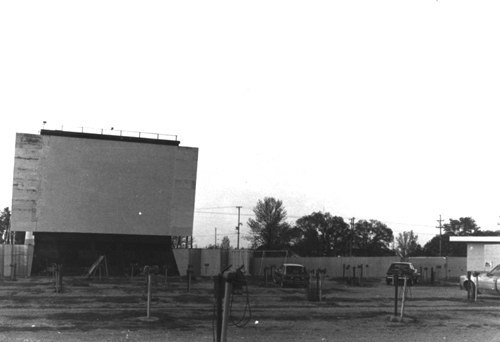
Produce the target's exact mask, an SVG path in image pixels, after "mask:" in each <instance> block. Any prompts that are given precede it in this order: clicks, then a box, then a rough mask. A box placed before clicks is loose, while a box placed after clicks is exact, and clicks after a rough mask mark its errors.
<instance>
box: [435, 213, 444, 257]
mask: <svg viewBox="0 0 500 342" xmlns="http://www.w3.org/2000/svg"><path fill="white" fill-rule="evenodd" d="M437 221H438V222H439V227H436V228H439V256H443V252H442V241H443V235H442V234H441V229H442V228H443V225H442V222H443V220H442V219H441V215H439V220H437Z"/></svg>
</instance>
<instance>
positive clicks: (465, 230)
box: [423, 217, 495, 257]
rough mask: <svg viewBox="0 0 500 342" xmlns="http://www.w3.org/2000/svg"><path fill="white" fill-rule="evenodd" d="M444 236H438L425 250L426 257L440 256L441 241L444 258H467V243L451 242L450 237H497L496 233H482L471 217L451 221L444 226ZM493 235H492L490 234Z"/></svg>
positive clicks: (426, 245) (427, 244)
mask: <svg viewBox="0 0 500 342" xmlns="http://www.w3.org/2000/svg"><path fill="white" fill-rule="evenodd" d="M443 230H444V234H442V236H441V237H440V236H439V235H436V236H435V237H433V238H432V239H431V240H430V241H429V242H427V243H426V244H425V246H424V248H423V252H424V255H426V256H439V244H440V240H441V255H442V256H460V257H465V256H467V243H465V242H450V236H484V235H495V232H489V231H485V232H482V231H481V228H480V227H479V226H478V225H477V224H476V221H474V219H472V218H470V217H461V218H459V219H458V220H454V219H450V222H449V223H445V224H444V225H443ZM490 233H491V234H490Z"/></svg>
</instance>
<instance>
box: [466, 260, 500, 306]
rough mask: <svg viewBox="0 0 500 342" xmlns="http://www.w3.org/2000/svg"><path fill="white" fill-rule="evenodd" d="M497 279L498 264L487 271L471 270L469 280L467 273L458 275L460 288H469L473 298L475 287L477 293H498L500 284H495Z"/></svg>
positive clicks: (499, 274)
mask: <svg viewBox="0 0 500 342" xmlns="http://www.w3.org/2000/svg"><path fill="white" fill-rule="evenodd" d="M476 275H477V280H476ZM499 279H500V265H497V266H495V268H493V269H492V270H491V271H489V272H486V271H483V272H471V277H470V280H469V279H468V278H467V275H462V276H460V288H461V289H463V290H465V291H468V290H469V288H470V290H471V294H472V297H473V298H474V296H475V295H476V287H477V293H486V294H495V295H500V284H497V282H498V280H499Z"/></svg>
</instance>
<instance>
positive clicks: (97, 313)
mask: <svg viewBox="0 0 500 342" xmlns="http://www.w3.org/2000/svg"><path fill="white" fill-rule="evenodd" d="M249 282H250V285H249V287H248V297H247V296H246V295H245V293H244V294H243V295H235V296H234V297H233V306H232V316H233V317H232V320H233V321H238V320H240V319H241V318H244V322H243V323H247V324H246V325H245V326H244V327H236V326H233V325H230V326H229V328H228V341H258V342H267V341H269V342H271V341H272V342H277V341H318V342H326V341H389V342H390V341H401V339H404V340H406V341H433V342H434V341H477V340H478V339H479V337H480V339H481V340H489V341H500V305H499V304H500V297H492V296H480V297H479V299H478V301H477V302H469V301H467V295H466V292H465V291H461V290H459V288H458V286H457V285H455V284H453V283H447V284H442V285H434V286H424V285H418V286H415V287H412V288H411V289H410V290H409V291H408V292H407V296H406V300H405V311H404V317H403V319H402V320H401V319H395V317H393V315H394V288H393V287H392V286H387V285H385V284H384V283H383V282H382V280H372V281H369V282H368V281H367V282H365V283H364V284H362V285H361V286H348V285H347V284H345V283H344V282H341V281H335V280H328V279H327V280H326V281H325V282H324V286H323V292H322V301H321V302H312V301H309V300H308V299H307V293H306V290H304V289H297V288H285V289H281V288H277V287H274V286H269V287H264V284H263V283H262V282H259V281H256V280H250V281H249ZM152 289H153V294H152V303H151V311H150V316H151V317H152V318H154V319H149V320H148V319H145V316H146V285H145V282H144V279H142V278H135V279H133V280H130V279H126V278H112V279H105V280H102V281H99V280H91V281H87V280H83V279H82V278H69V277H68V278H65V281H64V292H63V293H55V292H54V286H53V283H52V281H51V279H50V278H29V279H19V280H17V281H13V282H11V281H4V282H2V283H0V307H1V308H2V309H1V310H0V322H1V323H0V341H26V342H28V341H70V342H71V341H94V342H95V341H213V340H214V337H213V318H214V298H213V282H212V280H211V279H198V280H196V281H194V282H193V284H192V287H191V289H190V291H189V293H188V292H187V289H186V286H185V283H184V282H182V279H179V278H171V279H169V282H168V285H167V284H166V283H165V280H164V279H163V278H158V279H155V282H154V284H153V286H152ZM400 293H401V291H400ZM247 300H248V302H249V304H250V308H249V309H250V311H251V316H250V315H249V311H248V307H247V306H246V303H247ZM400 305H401V303H400V302H399V305H398V317H399V313H400ZM245 310H246V311H245Z"/></svg>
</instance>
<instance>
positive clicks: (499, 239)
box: [450, 236, 500, 243]
mask: <svg viewBox="0 0 500 342" xmlns="http://www.w3.org/2000/svg"><path fill="white" fill-rule="evenodd" d="M450 242H470V243H472V242H476V243H500V236H450Z"/></svg>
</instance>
